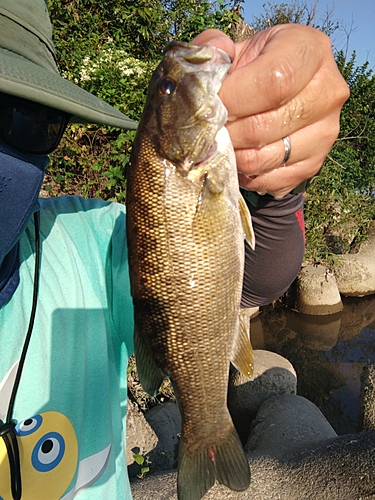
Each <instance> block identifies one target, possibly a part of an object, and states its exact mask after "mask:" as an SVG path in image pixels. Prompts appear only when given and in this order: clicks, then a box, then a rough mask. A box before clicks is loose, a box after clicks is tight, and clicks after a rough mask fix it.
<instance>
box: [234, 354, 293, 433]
mask: <svg viewBox="0 0 375 500" xmlns="http://www.w3.org/2000/svg"><path fill="white" fill-rule="evenodd" d="M254 366H255V368H254V376H253V380H248V379H247V378H246V377H244V376H243V375H242V374H241V373H240V372H238V371H237V370H235V369H233V370H232V371H231V374H230V378H229V388H228V407H229V411H230V413H231V415H232V419H233V422H234V425H235V427H236V429H237V432H238V434H239V436H240V438H241V440H242V442H243V443H245V442H246V440H247V437H248V435H249V429H250V424H251V422H252V420H253V419H254V418H255V416H256V414H257V412H258V410H259V408H260V407H261V406H262V404H263V403H264V402H265V401H266V400H267V399H269V398H270V397H272V396H275V395H279V394H295V393H296V391H297V376H296V372H295V370H294V368H293V366H292V364H291V363H290V362H289V361H288V360H287V359H285V358H283V357H282V356H280V355H279V354H276V353H274V352H270V351H263V350H255V351H254Z"/></svg>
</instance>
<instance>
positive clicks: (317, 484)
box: [131, 431, 375, 500]
mask: <svg viewBox="0 0 375 500" xmlns="http://www.w3.org/2000/svg"><path fill="white" fill-rule="evenodd" d="M247 456H248V459H249V464H250V470H251V476H252V479H251V485H250V488H249V489H248V490H246V491H244V492H241V493H237V492H235V491H231V490H229V489H228V488H225V487H223V486H220V485H217V484H216V485H215V486H214V487H213V488H212V489H211V490H210V491H209V492H208V493H207V494H206V495H205V497H204V500H255V499H256V500H360V499H365V498H366V500H368V499H375V469H374V460H375V431H369V432H363V433H360V434H352V435H346V436H339V437H336V438H331V439H329V440H326V441H324V442H323V443H321V444H319V445H318V446H313V447H311V448H308V449H306V450H305V451H303V452H298V453H296V454H295V455H291V456H289V457H288V458H285V459H283V460H278V459H276V458H274V457H270V456H268V455H264V456H263V455H262V454H261V453H260V450H258V452H257V453H256V454H255V453H254V454H250V453H248V455H247ZM176 480H177V473H176V472H168V473H164V474H157V475H150V476H149V477H147V478H145V479H143V480H137V481H135V482H133V483H132V484H131V488H132V493H133V499H134V500H176V499H177V493H176Z"/></svg>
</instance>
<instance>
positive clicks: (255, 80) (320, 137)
mask: <svg viewBox="0 0 375 500" xmlns="http://www.w3.org/2000/svg"><path fill="white" fill-rule="evenodd" d="M193 43H195V44H196V45H204V44H210V45H213V46H215V47H218V48H221V49H222V50H224V51H225V52H227V53H228V54H229V55H230V57H231V58H232V67H231V70H230V72H229V74H228V76H227V77H226V79H225V80H224V82H223V85H222V87H221V89H220V92H219V96H220V98H221V99H222V101H223V103H224V105H225V106H226V108H227V110H228V114H229V119H228V123H227V125H226V126H227V128H228V131H229V134H230V136H231V139H232V142H233V146H234V148H235V152H236V158H237V169H238V172H239V183H240V186H242V187H243V188H245V189H248V190H250V191H256V192H258V193H260V194H265V193H269V194H271V195H273V196H274V197H275V198H277V199H280V198H282V197H283V196H285V195H286V194H288V193H289V192H290V191H292V190H293V189H294V188H295V187H296V186H298V185H299V184H301V182H303V181H305V180H307V179H310V178H311V177H313V176H314V175H315V174H316V173H317V172H318V171H319V169H320V168H321V166H322V163H323V161H324V158H325V157H326V155H327V154H328V152H329V150H330V149H331V147H332V145H333V143H334V141H335V140H336V138H337V136H338V133H339V128H340V122H339V120H340V111H341V108H342V106H343V105H344V103H345V101H346V100H347V99H348V97H349V88H348V86H347V84H346V82H345V80H344V78H343V77H342V75H341V73H340V72H339V70H338V68H337V65H336V62H335V60H334V57H333V53H332V48H331V43H330V40H329V38H328V37H327V36H326V35H324V34H323V33H321V32H320V31H318V30H316V29H314V28H310V27H307V26H302V25H298V24H284V25H277V26H274V27H272V28H269V29H267V30H264V31H261V32H259V33H257V34H256V35H254V36H253V37H252V38H249V39H247V40H244V41H242V42H237V43H234V42H233V41H232V40H231V39H230V38H229V37H227V36H226V35H225V34H224V33H222V32H220V31H218V30H213V29H210V30H206V31H204V32H202V33H201V34H200V35H198V36H197V37H196V38H195V39H194V40H193ZM285 136H289V137H290V141H291V155H290V158H289V160H288V161H287V163H286V164H283V159H284V156H285V146H284V142H283V140H282V139H283V137H285Z"/></svg>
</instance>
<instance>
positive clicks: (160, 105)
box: [127, 42, 253, 500]
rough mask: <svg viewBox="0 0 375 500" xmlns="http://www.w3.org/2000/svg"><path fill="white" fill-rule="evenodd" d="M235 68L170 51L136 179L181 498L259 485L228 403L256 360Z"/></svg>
mask: <svg viewBox="0 0 375 500" xmlns="http://www.w3.org/2000/svg"><path fill="white" fill-rule="evenodd" d="M229 67H230V61H229V57H228V56H227V55H226V54H225V53H223V52H222V51H219V50H218V49H213V48H211V47H209V46H206V47H196V46H193V45H190V44H186V43H181V42H173V43H172V44H170V45H169V46H168V47H167V49H166V53H165V56H164V59H163V61H162V62H161V64H160V65H159V66H158V68H157V69H156V71H155V73H154V75H153V77H152V79H151V82H150V87H149V93H148V97H147V100H146V104H145V109H144V113H143V116H142V119H141V122H140V125H139V128H138V131H137V135H136V138H135V142H134V146H133V152H132V158H131V164H130V167H129V169H128V175H127V237H128V247H129V268H130V279H131V289H132V297H133V303H134V319H135V333H134V343H135V356H136V360H137V367H138V373H139V378H140V381H141V383H142V385H143V387H144V389H145V390H146V391H147V392H148V393H149V394H151V395H155V393H156V391H157V389H158V388H159V386H160V384H161V382H162V381H163V379H164V378H165V377H170V379H171V381H172V384H173V388H174V391H175V394H176V398H177V401H178V404H179V407H180V411H181V417H182V433H181V439H180V444H179V456H178V481H177V483H178V484H177V489H178V498H179V500H199V499H201V498H202V497H203V496H204V494H205V493H206V491H207V490H208V489H209V488H211V486H212V485H213V484H214V482H215V480H218V481H219V482H221V483H222V484H224V485H226V486H228V487H230V488H232V489H234V490H238V491H242V490H244V489H246V488H247V487H248V486H249V482H250V471H249V466H248V462H247V459H246V456H245V453H244V451H243V448H242V445H241V443H240V440H239V438H238V436H237V433H236V431H235V429H234V426H233V423H232V420H231V417H230V414H229V411H228V408H227V386H228V374H229V367H230V361H232V362H233V363H234V364H235V365H236V366H238V367H239V368H240V369H241V371H242V372H243V373H246V374H247V375H250V373H251V369H252V363H253V361H252V349H251V345H250V342H249V338H248V332H247V331H246V328H244V327H243V325H241V323H240V320H239V317H240V315H239V304H240V298H241V288H242V276H243V263H244V232H246V234H247V237H248V239H249V240H252V238H253V235H252V233H251V223H250V220H249V217H250V216H249V214H248V212H247V209H246V208H245V205H244V203H241V198H240V194H239V188H238V180H237V173H236V165H235V157H234V152H233V148H232V145H231V142H230V139H229V135H228V132H227V130H226V129H225V128H224V124H225V121H226V116H227V115H226V110H225V108H224V106H223V105H222V103H221V101H220V100H219V98H218V96H217V91H218V89H219V87H220V84H221V81H222V79H223V78H224V76H225V74H226V72H227V71H228V69H229ZM244 228H245V229H244ZM250 243H253V242H252V241H250Z"/></svg>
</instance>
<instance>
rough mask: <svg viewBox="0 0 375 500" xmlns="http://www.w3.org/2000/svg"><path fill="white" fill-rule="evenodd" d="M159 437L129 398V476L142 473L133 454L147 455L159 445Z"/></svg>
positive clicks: (127, 419)
mask: <svg viewBox="0 0 375 500" xmlns="http://www.w3.org/2000/svg"><path fill="white" fill-rule="evenodd" d="M157 443H158V438H157V436H156V434H155V432H154V431H153V430H152V428H151V426H150V425H149V424H148V422H147V421H146V419H145V417H144V416H143V413H142V412H141V411H139V409H138V407H137V405H136V404H135V403H132V402H131V401H130V400H129V399H128V408H127V416H126V464H127V466H128V474H129V477H135V476H136V475H137V474H139V473H140V466H139V465H138V464H137V463H136V462H135V460H134V457H133V454H138V455H142V456H144V457H146V456H147V455H148V454H149V453H150V452H151V451H152V450H153V449H154V448H155V447H156V445H157Z"/></svg>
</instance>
